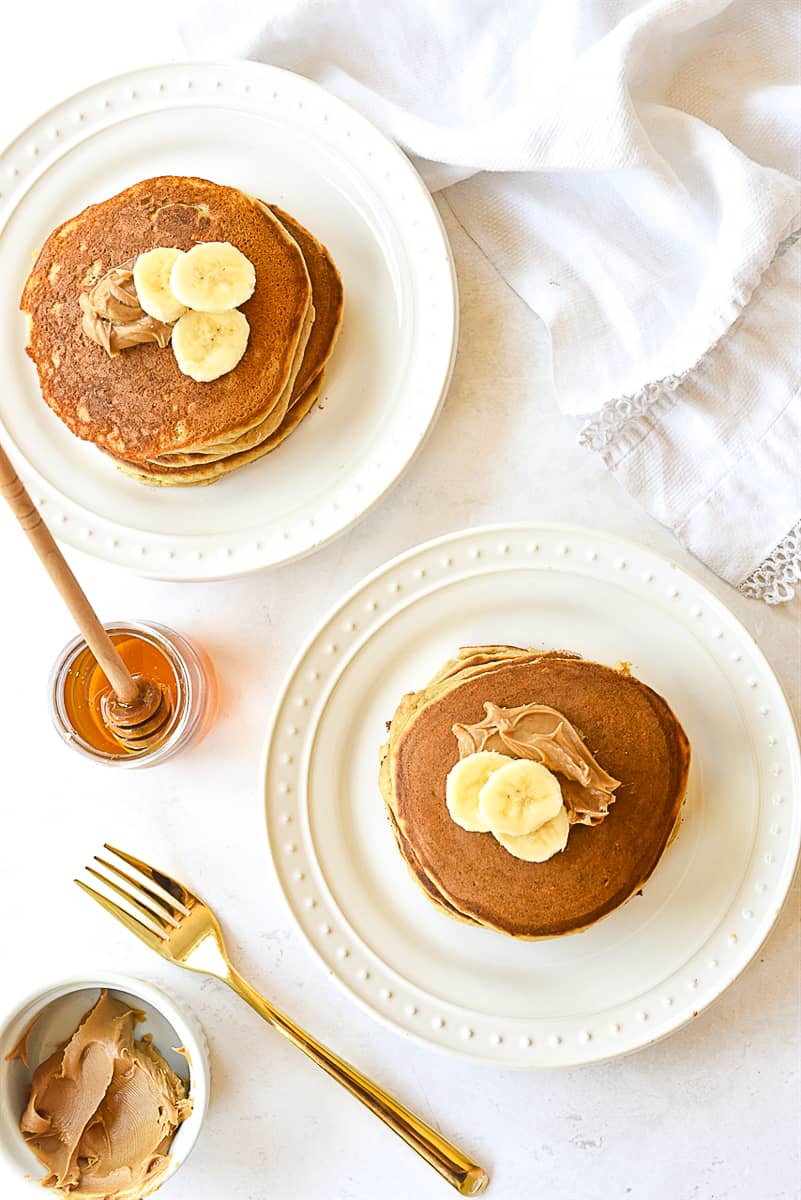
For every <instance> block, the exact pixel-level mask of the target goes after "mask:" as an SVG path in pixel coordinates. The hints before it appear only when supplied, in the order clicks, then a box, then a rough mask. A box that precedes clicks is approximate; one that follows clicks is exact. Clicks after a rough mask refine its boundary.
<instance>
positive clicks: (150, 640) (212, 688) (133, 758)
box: [49, 621, 217, 767]
mask: <svg viewBox="0 0 801 1200" xmlns="http://www.w3.org/2000/svg"><path fill="white" fill-rule="evenodd" d="M105 628H106V630H107V632H108V634H109V636H110V638H111V640H112V642H113V643H114V645H115V646H116V648H117V650H118V652H119V654H120V656H121V657H122V659H123V661H124V663H125V665H126V666H127V667H128V669H129V671H130V672H131V674H132V675H133V676H134V677H135V678H142V679H149V680H151V681H152V682H153V683H155V684H156V685H157V686H160V687H162V688H163V689H164V693H165V695H166V696H167V697H168V699H169V703H170V709H171V712H170V718H169V720H168V722H167V723H166V725H165V727H164V729H163V731H162V732H161V733H160V735H159V738H158V739H157V741H156V742H155V743H154V744H150V745H148V747H147V748H146V749H141V748H140V749H130V748H128V747H126V746H124V745H123V744H122V743H121V742H119V741H118V740H117V739H116V738H115V737H114V735H113V734H112V733H111V732H110V730H109V728H108V725H107V723H106V721H105V720H104V717H103V712H104V705H105V702H106V700H107V699H108V698H109V697H111V696H112V695H113V693H112V691H111V687H110V685H109V683H108V681H107V679H106V677H105V676H104V674H103V673H102V671H101V669H100V667H99V666H98V664H97V661H96V659H95V657H94V655H93V654H92V651H91V650H90V649H89V647H88V646H87V644H86V642H85V641H84V640H83V638H81V637H76V638H73V640H72V641H71V642H69V643H68V644H67V645H66V646H65V647H64V649H63V650H62V652H61V654H60V655H59V656H58V659H57V660H56V663H55V666H54V667H53V671H52V673H51V676H50V684H49V702H50V713H51V716H52V719H53V724H54V725H55V727H56V730H57V732H58V733H59V735H60V736H61V737H62V738H63V739H64V741H65V742H66V743H67V745H69V746H71V747H72V748H73V750H77V751H78V753H79V754H83V755H84V756H85V757H86V758H90V759H92V760H93V761H94V762H101V763H104V764H106V765H107V766H114V767H154V766H156V765H157V764H158V763H162V762H166V761H167V759H169V758H172V757H173V756H174V755H176V754H178V753H179V752H180V751H184V750H187V749H189V747H190V746H193V745H196V744H197V743H198V742H199V741H200V739H201V738H202V737H203V736H204V735H205V734H206V733H207V732H208V730H209V729H210V728H211V725H212V724H213V721H214V718H215V716H216V711H217V678H216V673H215V670H214V666H213V664H212V662H211V660H210V659H209V657H208V655H207V654H206V653H205V651H204V650H202V649H201V648H200V647H199V646H198V645H197V644H195V643H192V642H190V641H189V639H188V638H186V637H184V636H183V635H182V634H180V633H176V631H175V630H174V629H169V628H168V627H167V626H166V625H159V624H156V622H154V621H149V622H147V623H145V622H142V621H111V622H107V623H105Z"/></svg>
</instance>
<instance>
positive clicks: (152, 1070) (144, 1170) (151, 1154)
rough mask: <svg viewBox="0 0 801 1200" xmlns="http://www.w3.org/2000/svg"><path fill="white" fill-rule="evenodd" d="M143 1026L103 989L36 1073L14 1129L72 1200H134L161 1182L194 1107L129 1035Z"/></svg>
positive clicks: (49, 1179) (169, 1073) (165, 1067)
mask: <svg viewBox="0 0 801 1200" xmlns="http://www.w3.org/2000/svg"><path fill="white" fill-rule="evenodd" d="M140 1020H142V1013H139V1012H136V1011H135V1010H134V1009H132V1008H131V1007H130V1005H128V1004H125V1003H123V1001H121V1000H117V999H113V998H112V997H110V996H109V994H108V992H107V991H103V992H101V994H100V999H99V1000H98V1001H97V1004H96V1005H95V1006H94V1008H93V1009H92V1010H91V1011H90V1012H89V1013H88V1014H87V1016H86V1017H85V1018H84V1019H83V1021H82V1022H81V1024H80V1026H79V1028H78V1029H76V1031H75V1033H74V1034H73V1035H72V1037H71V1038H70V1039H69V1041H68V1042H66V1043H65V1044H64V1045H63V1046H61V1047H60V1048H59V1049H58V1050H56V1051H55V1053H53V1054H51V1055H50V1057H49V1058H47V1059H45V1060H44V1062H42V1063H41V1064H40V1065H39V1066H38V1067H37V1069H36V1071H35V1072H34V1076H33V1081H32V1084H31V1094H30V1097H29V1099H28V1103H27V1105H26V1106H25V1111H24V1112H23V1114H22V1116H21V1118H20V1131H21V1132H22V1136H23V1137H24V1138H25V1141H26V1142H27V1143H28V1145H29V1146H30V1148H31V1150H32V1151H33V1152H34V1154H35V1155H36V1157H37V1158H38V1159H39V1160H40V1161H41V1162H42V1163H43V1165H44V1166H45V1168H46V1169H47V1172H48V1174H47V1175H46V1176H45V1178H44V1179H43V1180H42V1184H43V1185H44V1186H45V1187H52V1188H61V1189H62V1190H63V1191H64V1192H66V1193H67V1194H68V1195H69V1196H70V1197H71V1198H74V1200H84V1198H89V1197H91V1198H92V1200H139V1198H140V1197H142V1196H146V1195H148V1194H149V1193H150V1192H152V1191H154V1190H155V1188H157V1187H158V1185H159V1183H160V1182H161V1177H162V1175H163V1174H164V1171H165V1170H166V1167H167V1165H168V1163H169V1158H168V1156H167V1151H168V1149H169V1146H170V1143H171V1141H172V1139H173V1136H174V1134H175V1131H176V1129H177V1128H178V1126H179V1125H180V1124H181V1122H182V1121H183V1120H185V1118H186V1117H187V1116H188V1115H189V1113H190V1112H191V1109H192V1101H191V1100H190V1099H188V1098H187V1095H186V1084H185V1083H184V1081H183V1080H182V1079H181V1078H180V1077H179V1076H178V1075H176V1073H175V1072H174V1071H173V1070H172V1068H171V1067H170V1066H169V1064H168V1063H167V1062H166V1061H165V1060H164V1059H163V1058H162V1056H161V1055H160V1054H159V1052H158V1050H156V1049H155V1047H154V1046H153V1045H152V1044H151V1042H150V1038H149V1037H148V1036H145V1037H143V1038H141V1039H139V1040H138V1041H137V1040H135V1039H134V1028H135V1026H136V1024H137V1022H138V1021H140ZM29 1032H30V1031H29V1030H28V1031H26V1037H25V1041H26V1042H27V1036H28V1035H29ZM21 1049H22V1046H20V1048H18V1051H17V1055H16V1056H17V1057H23V1054H22V1053H20V1050H21Z"/></svg>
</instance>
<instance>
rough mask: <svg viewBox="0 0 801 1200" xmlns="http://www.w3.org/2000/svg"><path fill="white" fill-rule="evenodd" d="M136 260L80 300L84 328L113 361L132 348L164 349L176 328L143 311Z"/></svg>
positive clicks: (114, 271)
mask: <svg viewBox="0 0 801 1200" xmlns="http://www.w3.org/2000/svg"><path fill="white" fill-rule="evenodd" d="M134 262H135V259H133V258H132V259H130V260H129V261H128V262H125V263H121V264H120V265H119V266H118V267H112V268H111V270H110V271H106V273H105V275H103V277H102V278H101V279H98V281H97V283H96V284H95V285H94V287H93V288H92V290H91V291H90V292H88V293H87V292H82V293H81V295H80V296H79V297H78V303H79V304H80V306H81V312H82V313H83V316H82V318H81V328H82V329H83V331H84V333H85V334H86V336H87V337H88V338H91V339H92V341H93V342H97V344H98V346H102V347H103V349H104V350H105V352H106V354H108V355H109V357H110V358H115V357H116V355H118V354H119V353H120V351H121V350H128V349H130V347H131V346H141V345H142V343H143V342H156V343H157V345H159V346H161V347H162V348H163V347H164V346H166V345H167V344H168V343H169V340H170V338H171V337H172V325H166V324H165V323H164V322H163V321H157V320H156V319H155V317H150V316H148V314H147V313H146V312H145V310H144V309H143V308H141V307H140V304H139V297H138V296H137V294H136V285H135V284H134V278H133V267H134Z"/></svg>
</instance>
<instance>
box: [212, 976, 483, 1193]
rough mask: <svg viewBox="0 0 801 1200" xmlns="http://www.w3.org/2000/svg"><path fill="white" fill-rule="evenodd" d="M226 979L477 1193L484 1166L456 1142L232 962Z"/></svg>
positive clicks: (453, 1181) (459, 1186)
mask: <svg viewBox="0 0 801 1200" xmlns="http://www.w3.org/2000/svg"><path fill="white" fill-rule="evenodd" d="M224 982H225V983H227V984H228V985H229V987H231V988H233V990H234V991H235V992H236V993H237V995H238V996H241V997H242V999H243V1000H245V1001H247V1003H248V1004H249V1005H250V1007H251V1008H253V1009H255V1011H256V1012H257V1013H258V1014H259V1016H260V1017H263V1018H264V1020H265V1021H267V1022H269V1024H270V1025H272V1026H273V1028H274V1029H277V1030H278V1032H279V1033H282V1034H283V1035H284V1037H285V1038H287V1040H288V1041H290V1042H292V1044H293V1045H294V1046H297V1048H298V1049H299V1050H302V1051H303V1053H304V1054H306V1055H308V1057H309V1058H310V1059H311V1060H312V1061H313V1062H316V1063H317V1065H318V1067H322V1068H323V1070H324V1071H327V1072H328V1074H329V1075H331V1076H332V1077H333V1078H334V1079H336V1080H337V1082H338V1083H341V1084H342V1086H343V1087H345V1088H347V1090H348V1091H349V1092H350V1093H351V1095H352V1096H355V1097H356V1099H357V1100H361V1102H362V1104H364V1105H366V1106H367V1108H369V1109H370V1111H371V1112H374V1113H375V1115H376V1116H377V1117H380V1118H381V1120H382V1121H383V1122H384V1124H385V1125H388V1126H389V1127H390V1129H394V1131H395V1133H397V1134H398V1135H399V1137H402V1138H403V1140H404V1141H405V1142H406V1143H407V1145H409V1146H411V1147H412V1149H413V1150H416V1151H417V1153H418V1154H419V1155H421V1157H422V1158H424V1159H425V1160H426V1162H428V1163H430V1164H431V1166H432V1167H433V1168H434V1170H435V1171H439V1173H440V1175H441V1176H442V1177H443V1179H446V1180H447V1181H448V1183H449V1184H450V1185H451V1187H454V1188H456V1190H457V1192H459V1194H460V1195H462V1196H478V1195H480V1193H481V1192H483V1191H484V1189H485V1188H486V1186H487V1184H488V1183H489V1176H488V1175H487V1173H486V1171H484V1170H483V1169H482V1168H481V1167H479V1166H478V1165H477V1164H476V1163H474V1162H471V1161H470V1159H469V1158H467V1156H466V1155H464V1154H462V1152H461V1150H458V1149H457V1148H456V1146H454V1145H452V1144H451V1143H450V1142H449V1141H448V1140H447V1139H446V1138H444V1137H442V1135H441V1134H439V1133H437V1131H436V1130H435V1129H432V1128H431V1126H430V1125H426V1123H425V1121H423V1120H421V1119H420V1117H417V1116H415V1114H414V1113H413V1112H410V1110H409V1109H408V1108H406V1107H404V1105H403V1104H401V1103H400V1102H399V1101H397V1100H395V1099H394V1097H393V1096H390V1094H389V1093H388V1092H385V1091H384V1089H383V1088H381V1087H379V1086H378V1084H376V1083H373V1082H372V1081H371V1080H369V1079H368V1078H367V1076H366V1075H362V1073H361V1071H357V1070H356V1068H355V1067H352V1066H351V1065H350V1063H347V1062H345V1060H344V1059H343V1058H340V1057H339V1055H338V1054H334V1053H333V1051H332V1050H329V1049H328V1047H327V1046H324V1045H323V1044H322V1042H318V1041H317V1039H316V1038H314V1037H312V1036H311V1034H309V1033H307V1032H306V1030H305V1029H302V1028H301V1027H300V1025H296V1024H295V1022H294V1021H292V1020H290V1018H289V1017H287V1016H285V1015H284V1014H283V1013H282V1012H281V1011H280V1010H279V1009H277V1008H275V1007H274V1005H272V1004H271V1003H270V1002H269V1000H265V998H264V996H262V995H261V994H260V993H259V992H257V991H256V989H255V988H253V987H251V986H250V984H249V983H248V982H247V980H246V979H243V978H242V976H241V975H240V974H239V973H238V972H237V971H235V970H234V969H233V968H232V969H231V971H230V974H229V975H228V976H227V978H225V980H224Z"/></svg>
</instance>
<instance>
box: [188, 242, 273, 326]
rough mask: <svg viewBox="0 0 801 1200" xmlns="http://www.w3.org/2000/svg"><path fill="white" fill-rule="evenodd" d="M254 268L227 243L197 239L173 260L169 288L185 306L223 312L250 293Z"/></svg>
mask: <svg viewBox="0 0 801 1200" xmlns="http://www.w3.org/2000/svg"><path fill="white" fill-rule="evenodd" d="M255 286H256V268H255V267H254V266H253V263H252V262H251V261H250V259H249V258H245V256H244V254H243V253H242V251H241V250H237V248H236V246H232V245H231V243H230V242H198V244H197V245H196V246H193V247H192V249H191V250H187V252H186V254H183V255H182V256H181V257H180V258H179V259H176V261H175V264H174V266H173V268H172V273H171V275H170V287H171V288H172V290H173V292H174V293H175V295H176V296H177V297H178V299H179V300H180V302H181V304H185V305H186V307H187V308H195V309H197V310H198V312H226V311H227V310H228V309H230V308H237V307H238V305H240V304H244V303H245V301H246V300H249V299H250V297H251V296H252V295H253V289H254V288H255Z"/></svg>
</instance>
